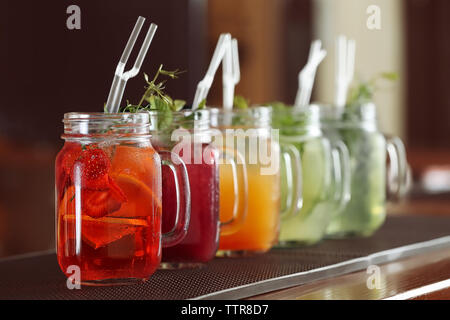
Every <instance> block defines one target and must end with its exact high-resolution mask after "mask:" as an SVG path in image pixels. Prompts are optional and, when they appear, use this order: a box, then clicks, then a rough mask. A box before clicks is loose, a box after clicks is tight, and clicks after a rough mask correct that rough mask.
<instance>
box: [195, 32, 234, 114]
mask: <svg viewBox="0 0 450 320" xmlns="http://www.w3.org/2000/svg"><path fill="white" fill-rule="evenodd" d="M230 41H231V35H230V34H229V33H223V34H221V35H220V36H219V40H218V41H217V45H216V49H215V50H214V54H213V56H212V58H211V62H210V64H209V67H208V71H207V72H206V75H205V77H204V78H203V79H202V80H201V81H200V82H199V83H198V85H197V91H196V92H195V97H194V102H193V104H192V109H193V110H195V109H197V108H198V105H199V104H200V102H202V101H203V100H204V99H206V97H207V96H208V92H209V89H210V88H211V85H212V82H213V80H214V76H215V74H216V72H217V69H218V68H219V65H220V63H221V62H222V60H223V58H224V55H225V52H226V50H227V46H229V43H230Z"/></svg>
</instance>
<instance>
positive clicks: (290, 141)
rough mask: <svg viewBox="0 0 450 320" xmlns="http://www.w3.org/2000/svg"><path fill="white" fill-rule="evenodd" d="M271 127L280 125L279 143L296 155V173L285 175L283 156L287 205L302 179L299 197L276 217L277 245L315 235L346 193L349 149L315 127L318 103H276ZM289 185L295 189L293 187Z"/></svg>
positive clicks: (319, 236) (302, 241) (284, 203)
mask: <svg viewBox="0 0 450 320" xmlns="http://www.w3.org/2000/svg"><path fill="white" fill-rule="evenodd" d="M272 123H273V127H274V128H276V129H279V130H280V144H281V147H282V150H283V149H287V150H288V151H291V152H292V153H297V154H298V156H297V157H299V158H301V170H300V171H299V172H301V176H295V175H294V176H290V175H289V170H288V169H287V168H289V167H291V166H292V164H291V163H290V161H289V159H282V161H281V164H282V170H281V172H282V175H281V190H282V191H281V194H282V197H281V199H282V202H281V203H282V208H283V207H287V206H289V205H291V202H292V199H293V198H292V196H291V194H295V192H296V190H298V189H299V188H300V186H299V184H300V185H301V195H302V197H301V199H302V203H301V204H299V203H294V204H293V205H294V206H293V207H294V208H295V207H297V210H296V211H291V212H288V213H287V214H284V215H282V217H281V230H280V239H279V246H281V247H284V246H298V245H306V244H313V243H316V242H318V241H320V240H321V239H322V238H323V237H324V236H325V232H326V230H327V227H328V225H329V224H330V221H331V219H332V218H333V216H334V213H335V212H336V210H338V209H339V207H340V206H343V204H345V203H346V202H347V201H348V198H349V191H348V189H349V170H348V151H347V150H346V148H345V146H343V145H342V143H331V142H330V141H329V140H328V139H327V138H325V137H324V135H323V133H322V130H321V128H320V121H319V109H318V107H317V106H310V107H308V108H302V109H294V108H292V107H291V108H282V109H278V108H275V111H274V115H273V121H272ZM292 189H294V190H292Z"/></svg>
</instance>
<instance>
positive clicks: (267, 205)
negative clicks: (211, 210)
mask: <svg viewBox="0 0 450 320" xmlns="http://www.w3.org/2000/svg"><path fill="white" fill-rule="evenodd" d="M260 169H261V166H260V165H248V166H247V179H248V212H247V217H246V219H245V220H244V222H243V225H242V226H241V228H240V229H239V230H238V231H237V232H236V233H234V234H231V235H222V236H221V238H220V249H221V250H226V251H247V252H248V251H251V252H265V251H267V250H269V249H270V248H271V247H272V246H273V245H274V244H275V243H276V241H277V236H278V228H279V216H278V212H279V203H280V186H279V176H278V175H277V174H275V175H261V172H260ZM232 178H233V174H232V172H231V166H230V165H226V164H223V165H221V166H220V187H221V189H220V217H221V220H222V221H229V220H230V219H231V218H232V217H231V213H232V212H233V209H232V204H233V197H234V194H233V179H232Z"/></svg>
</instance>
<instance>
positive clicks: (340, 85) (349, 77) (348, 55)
mask: <svg viewBox="0 0 450 320" xmlns="http://www.w3.org/2000/svg"><path fill="white" fill-rule="evenodd" d="M355 52H356V43H355V40H353V39H350V40H348V41H347V38H346V37H345V36H342V35H341V36H339V37H338V38H337V40H336V78H335V84H336V93H335V101H334V102H335V105H336V107H337V108H340V109H342V108H344V107H345V104H346V101H347V93H348V88H349V86H350V84H351V82H352V81H353V75H354V72H355Z"/></svg>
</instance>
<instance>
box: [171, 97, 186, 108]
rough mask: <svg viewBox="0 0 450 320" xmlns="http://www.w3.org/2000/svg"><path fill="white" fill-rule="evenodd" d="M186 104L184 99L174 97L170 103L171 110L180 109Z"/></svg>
mask: <svg viewBox="0 0 450 320" xmlns="http://www.w3.org/2000/svg"><path fill="white" fill-rule="evenodd" d="M185 105H186V101H184V100H178V99H175V100H174V101H173V104H172V110H173V111H180V110H181V109H183V107H184V106H185Z"/></svg>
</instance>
